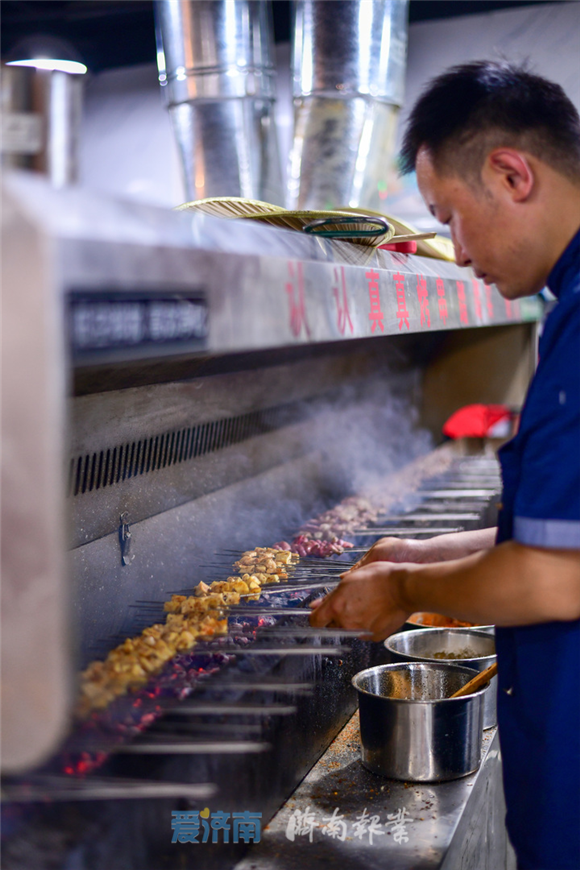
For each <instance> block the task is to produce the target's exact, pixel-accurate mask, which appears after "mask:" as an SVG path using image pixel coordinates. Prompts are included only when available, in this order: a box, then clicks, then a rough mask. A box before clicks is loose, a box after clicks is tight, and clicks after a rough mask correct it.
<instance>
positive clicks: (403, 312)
mask: <svg viewBox="0 0 580 870" xmlns="http://www.w3.org/2000/svg"><path fill="white" fill-rule="evenodd" d="M393 281H394V282H395V290H396V291H397V318H398V320H399V330H401V329H402V328H403V323H404V324H405V326H406V327H407V329H409V328H410V327H409V312H408V311H407V300H406V299H405V276H404V275H401V273H400V272H396V273H395V274H394V275H393Z"/></svg>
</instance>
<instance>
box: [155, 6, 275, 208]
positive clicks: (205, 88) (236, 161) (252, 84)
mask: <svg viewBox="0 0 580 870" xmlns="http://www.w3.org/2000/svg"><path fill="white" fill-rule="evenodd" d="M155 18H156V32H157V43H158V50H157V61H158V68H159V82H160V84H161V86H162V89H163V91H164V92H165V95H166V98H167V106H168V109H169V114H170V116H171V120H172V123H173V129H174V132H175V136H176V140H177V145H178V149H179V153H180V157H181V163H182V168H183V174H184V181H185V191H186V196H187V199H188V200H195V199H204V198H206V197H210V196H242V197H247V198H250V199H264V200H267V201H268V202H273V203H279V204H283V194H282V183H281V173H280V160H279V155H278V145H277V138H276V129H275V122H274V101H275V76H276V70H275V64H274V59H273V58H274V54H273V35H272V34H273V28H272V24H271V9H270V4H269V3H266V2H262V0H156V2H155Z"/></svg>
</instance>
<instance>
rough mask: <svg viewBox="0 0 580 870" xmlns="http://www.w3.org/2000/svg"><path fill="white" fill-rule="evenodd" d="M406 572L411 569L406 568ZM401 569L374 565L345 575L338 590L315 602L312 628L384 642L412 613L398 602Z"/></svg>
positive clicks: (395, 566)
mask: <svg viewBox="0 0 580 870" xmlns="http://www.w3.org/2000/svg"><path fill="white" fill-rule="evenodd" d="M404 567H405V569H406V570H407V571H409V570H413V566H412V565H405V566H404ZM399 568H400V566H398V565H394V564H392V563H390V562H382V561H381V562H373V563H372V564H369V565H367V566H365V567H364V568H361V569H360V570H357V571H356V572H352V571H349V572H348V574H343V575H342V580H341V582H340V584H339V585H338V586H337V587H336V589H335V590H334V591H333V592H331V593H330V595H327V596H326V598H323V599H320V600H319V601H315V602H314V603H313V605H312V607H313V610H312V613H311V615H310V624H311V625H313V626H315V627H316V628H324V627H325V626H330V625H338V626H340V627H341V628H346V629H354V630H356V629H360V630H361V632H362V631H370V632H372V635H373V636H372V640H374V641H380V640H384V639H385V638H386V637H389V635H391V634H393V632H395V631H397V629H398V628H400V627H401V625H403V623H404V622H405V621H406V619H407V618H408V617H409V615H410V613H411V611H407V610H404V609H402V607H401V606H400V604H399V603H398V600H397V572H398V570H399Z"/></svg>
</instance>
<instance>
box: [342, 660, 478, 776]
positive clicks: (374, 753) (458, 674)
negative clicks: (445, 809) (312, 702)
mask: <svg viewBox="0 0 580 870" xmlns="http://www.w3.org/2000/svg"><path fill="white" fill-rule="evenodd" d="M474 676H475V671H473V670H472V669H471V668H464V667H459V666H457V665H446V664H421V663H411V662H405V663H401V664H392V665H379V666H378V667H374V668H368V669H367V670H364V671H360V673H358V674H356V675H355V676H354V677H353V679H352V684H353V686H354V687H355V689H356V690H357V692H358V698H359V708H360V731H361V744H362V763H363V764H364V766H365V767H366V768H368V769H369V770H370V771H372V772H373V773H378V774H380V775H382V776H388V777H390V778H391V779H401V780H406V781H410V782H439V781H443V780H448V779H458V778H459V777H462V776H467V774H469V773H473V772H474V771H475V770H477V768H478V767H479V764H480V758H481V739H482V726H483V701H484V697H485V692H486V691H487V690H486V689H481V690H480V691H479V692H475V693H474V694H472V695H467V696H466V697H463V698H450V697H449V696H450V695H452V694H453V693H454V692H456V691H457V690H458V689H460V688H461V686H464V685H465V683H466V682H468V680H470V679H472V678H473V677H474Z"/></svg>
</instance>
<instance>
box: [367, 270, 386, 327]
mask: <svg viewBox="0 0 580 870" xmlns="http://www.w3.org/2000/svg"><path fill="white" fill-rule="evenodd" d="M365 275H366V277H367V280H368V282H369V299H370V303H371V310H370V313H369V320H370V321H371V322H372V326H371V332H374V331H375V329H376V328H377V325H378V326H379V328H380V330H381V332H384V331H385V325H384V323H383V317H384V316H385V315H384V314H383V312H382V311H381V297H380V295H379V273H378V272H375V271H374V270H373V269H371V270H370V272H365Z"/></svg>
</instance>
